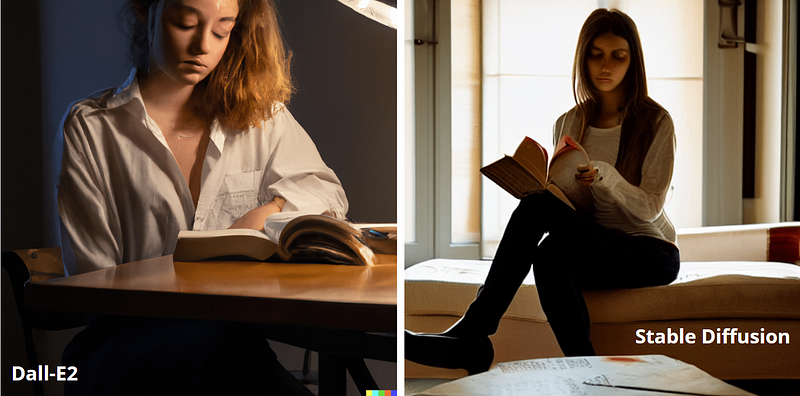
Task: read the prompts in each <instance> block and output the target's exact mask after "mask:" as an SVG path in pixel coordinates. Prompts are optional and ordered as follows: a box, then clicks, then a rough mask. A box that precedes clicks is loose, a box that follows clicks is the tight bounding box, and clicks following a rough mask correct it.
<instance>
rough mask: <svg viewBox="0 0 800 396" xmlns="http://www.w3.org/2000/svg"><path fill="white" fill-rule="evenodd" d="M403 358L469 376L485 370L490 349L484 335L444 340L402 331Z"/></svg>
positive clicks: (490, 362) (491, 349)
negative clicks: (462, 371)
mask: <svg viewBox="0 0 800 396" xmlns="http://www.w3.org/2000/svg"><path fill="white" fill-rule="evenodd" d="M405 343H406V346H405V349H406V356H405V357H406V359H408V360H410V361H412V362H415V363H419V364H424V365H426V366H435V367H443V368H450V369H466V370H467V372H468V373H469V375H473V374H478V373H482V372H484V371H487V370H489V367H491V365H492V360H493V359H494V347H493V346H492V341H491V340H489V337H488V336H475V337H448V336H446V335H442V334H419V333H414V332H412V331H408V330H406V335H405Z"/></svg>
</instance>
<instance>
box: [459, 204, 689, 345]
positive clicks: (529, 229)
mask: <svg viewBox="0 0 800 396" xmlns="http://www.w3.org/2000/svg"><path fill="white" fill-rule="evenodd" d="M545 233H549V234H548V235H547V236H546V237H545V238H544V239H542V237H543V236H544V235H545ZM531 264H533V274H534V277H535V279H536V289H537V291H538V293H539V301H540V302H541V304H542V309H543V310H544V312H545V314H546V315H547V320H548V322H549V323H550V326H551V327H552V329H553V332H554V333H555V335H556V339H557V340H558V344H559V346H560V347H561V350H562V351H563V352H564V355H566V356H591V355H594V349H593V347H592V343H591V341H590V339H589V326H590V320H589V314H588V311H587V309H586V304H585V302H584V299H583V293H582V291H583V290H590V289H617V288H637V287H645V286H658V285H665V284H669V283H670V282H672V281H673V280H675V278H676V277H677V274H678V268H679V266H680V255H679V252H678V248H677V247H676V246H675V245H673V244H671V243H668V242H665V241H663V240H660V239H657V238H652V237H644V236H631V235H628V234H626V233H624V232H620V231H616V230H612V229H609V228H607V227H604V226H601V225H600V224H598V223H597V222H595V221H594V220H593V219H591V218H588V217H586V216H583V215H581V214H579V213H578V212H576V211H574V210H572V209H571V208H569V207H567V206H566V205H565V204H564V203H562V202H561V201H559V200H558V199H557V198H555V197H554V196H553V195H551V194H550V193H547V192H544V193H537V194H532V195H529V196H527V197H525V198H523V199H522V200H521V201H520V204H519V206H518V207H517V209H516V210H515V211H514V213H513V214H512V215H511V219H510V220H509V222H508V225H507V226H506V230H505V233H504V234H503V238H502V239H501V241H500V245H499V246H498V248H497V253H496V255H495V257H494V260H493V262H492V266H491V268H490V270H489V274H488V276H487V277H486V282H485V283H484V285H483V286H482V287H481V291H480V292H479V295H478V298H477V299H476V300H475V301H474V302H473V303H472V304H471V305H470V308H469V310H468V312H467V314H466V315H465V318H464V320H463V321H470V322H472V323H470V324H465V325H466V326H470V327H473V328H478V332H480V333H483V334H493V333H494V332H495V331H496V330H497V325H498V324H499V321H500V318H501V317H502V315H503V313H504V312H505V310H506V309H507V308H508V305H509V304H510V303H511V300H512V299H513V298H514V295H515V294H516V292H517V289H519V287H520V285H521V284H522V281H523V280H524V278H525V276H526V275H527V274H528V271H529V269H530V268H531ZM470 316H471V317H474V320H471V319H469V317H470Z"/></svg>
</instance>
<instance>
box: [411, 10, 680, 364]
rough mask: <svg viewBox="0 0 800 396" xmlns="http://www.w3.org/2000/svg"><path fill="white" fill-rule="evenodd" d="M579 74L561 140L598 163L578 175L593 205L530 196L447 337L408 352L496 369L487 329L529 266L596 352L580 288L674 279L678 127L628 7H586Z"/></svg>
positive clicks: (572, 337) (559, 317)
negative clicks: (661, 100) (653, 94)
mask: <svg viewBox="0 0 800 396" xmlns="http://www.w3.org/2000/svg"><path fill="white" fill-rule="evenodd" d="M572 80H573V93H574V96H575V101H576V106H575V107H573V108H572V109H571V110H570V111H568V112H566V113H565V114H563V115H562V116H561V117H559V118H558V120H557V121H556V123H555V126H554V130H553V140H554V142H558V141H559V140H561V138H562V137H563V136H569V137H571V138H573V139H574V140H575V141H577V142H579V143H580V144H581V145H582V146H583V147H584V148H585V150H586V152H587V153H588V155H589V158H590V160H591V161H590V163H588V164H580V165H577V166H576V167H575V168H573V169H571V170H570V172H571V173H572V174H574V177H575V179H576V180H577V183H579V184H582V185H584V186H587V187H588V188H589V190H590V191H591V197H592V199H591V202H592V204H591V205H590V207H589V208H586V209H583V211H576V210H573V209H572V208H570V207H568V206H567V205H566V204H564V203H563V202H562V201H560V200H559V199H557V198H555V196H553V195H552V194H550V193H549V192H548V191H544V192H542V193H534V194H531V195H528V196H527V197H525V198H523V199H522V200H521V201H520V203H519V206H518V207H517V209H516V210H515V211H514V213H513V214H512V215H511V218H510V220H509V222H508V225H507V226H506V230H505V232H504V233H503V237H502V239H501V241H500V245H499V246H498V248H497V253H496V255H495V257H494V260H493V261H492V265H491V268H490V270H489V274H488V275H487V277H486V281H485V283H484V285H483V286H482V287H481V289H480V291H479V293H478V296H477V298H476V299H475V300H474V301H473V302H472V303H471V304H470V306H469V308H468V309H467V312H466V313H465V314H464V316H463V317H462V318H461V319H460V320H459V321H458V322H457V323H456V324H455V325H454V326H452V327H451V328H450V329H448V330H447V331H445V332H444V333H441V334H417V333H413V332H406V335H405V341H406V346H405V348H406V349H405V350H406V359H409V360H412V361H415V362H417V363H421V364H427V365H432V366H439V367H447V368H463V369H467V371H468V372H470V373H477V372H481V371H485V370H488V369H489V367H490V365H491V363H492V359H493V356H494V350H493V347H492V343H491V341H490V340H489V337H488V336H489V335H491V334H494V333H495V331H496V330H497V327H498V325H499V322H500V319H501V317H502V315H503V314H504V313H505V311H506V309H507V308H508V306H509V304H510V303H511V300H512V299H513V298H514V295H515V294H516V292H517V289H519V287H520V285H521V284H522V281H523V279H524V278H525V276H526V275H527V274H528V272H529V271H530V270H531V268H532V269H533V275H534V278H535V281H536V289H537V292H538V294H539V302H540V303H541V305H542V309H543V311H544V313H545V314H546V315H547V320H548V322H549V324H550V326H551V328H552V330H553V333H554V334H555V336H556V340H557V341H558V345H559V346H560V347H561V351H562V352H563V353H564V355H565V356H591V355H594V354H595V350H594V347H593V345H592V342H591V340H590V337H589V334H590V332H589V330H590V323H591V321H590V318H589V313H588V311H587V309H586V305H585V303H584V300H583V294H582V292H583V291H584V290H589V289H612V288H636V287H644V286H656V285H664V284H668V283H670V282H672V281H673V280H675V278H676V276H677V274H678V268H679V266H680V254H679V251H678V247H677V245H676V244H675V242H676V235H675V229H674V227H673V225H672V223H671V222H670V221H669V219H668V218H667V215H666V213H665V212H664V202H665V200H666V196H667V192H668V191H669V188H670V183H671V180H672V169H673V161H674V156H675V132H674V127H673V123H672V119H671V118H670V116H669V113H667V111H666V110H664V109H663V108H662V107H661V106H660V105H658V104H657V103H656V102H655V101H653V100H652V99H651V98H650V97H649V96H648V95H647V82H646V77H645V69H644V58H643V55H642V45H641V42H640V40H639V33H638V31H637V28H636V25H635V24H634V22H633V20H632V19H631V18H630V17H628V15H626V14H624V13H623V12H621V11H618V10H614V9H611V10H607V9H598V10H595V11H594V12H592V14H591V15H589V17H588V18H587V19H586V21H585V22H584V24H583V27H582V29H581V32H580V35H579V38H578V45H577V48H576V51H575V61H574V65H573V73H572ZM571 176H572V175H568V177H571ZM520 342H537V340H520Z"/></svg>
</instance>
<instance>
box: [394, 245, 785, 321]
mask: <svg viewBox="0 0 800 396" xmlns="http://www.w3.org/2000/svg"><path fill="white" fill-rule="evenodd" d="M490 264H491V263H490V262H488V261H480V260H447V259H435V260H429V261H425V262H422V263H420V264H417V265H414V266H412V267H409V268H408V269H407V270H406V271H405V279H406V282H405V287H406V291H405V296H406V297H405V300H406V305H405V309H406V316H414V315H421V316H429V315H445V316H461V315H462V314H463V313H464V311H465V310H466V308H467V306H468V305H469V303H470V302H471V301H472V300H473V299H474V298H475V295H476V293H477V290H478V287H479V286H480V285H481V284H482V283H483V281H484V279H485V278H486V274H487V272H488V270H489V266H490ZM584 295H585V296H586V304H587V307H588V308H589V311H590V314H591V315H592V322H595V323H613V322H637V321H654V320H683V319H714V318H774V319H800V267H798V266H796V265H793V264H786V263H775V262H749V261H725V262H687V263H681V271H680V273H679V274H678V279H677V280H676V281H675V282H673V283H672V284H670V285H668V286H657V287H646V288H641V289H624V290H595V291H587V292H585V293H584ZM505 317H506V318H513V319H519V320H526V321H533V322H546V321H547V318H546V316H545V314H544V312H542V309H541V306H540V305H539V303H538V297H537V294H536V285H535V282H534V279H533V276H532V274H530V273H529V274H528V277H527V278H526V279H525V281H524V283H523V286H522V287H521V288H520V290H519V291H518V292H517V296H516V297H515V299H514V301H513V302H512V304H511V306H510V307H509V309H508V311H507V312H506V315H505Z"/></svg>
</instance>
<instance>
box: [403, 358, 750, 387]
mask: <svg viewBox="0 0 800 396" xmlns="http://www.w3.org/2000/svg"><path fill="white" fill-rule="evenodd" d="M654 391H655V392H654ZM670 391H671V392H685V393H684V394H687V393H688V394H699V395H718V396H734V395H750V396H754V395H752V394H751V393H748V392H745V391H743V390H741V389H739V388H737V387H734V386H732V385H728V384H726V383H725V382H723V381H722V380H719V379H717V378H714V377H712V376H711V375H709V374H707V373H706V372H704V371H702V370H700V369H698V368H697V367H695V366H692V365H689V364H686V363H683V362H681V361H679V360H676V359H672V358H669V357H667V356H663V355H645V356H618V357H603V356H592V357H575V358H552V359H532V360H522V361H517V362H507V363H498V364H497V365H496V366H495V367H494V368H493V369H491V370H489V371H487V372H485V373H482V374H477V375H473V376H469V377H465V378H462V379H458V380H455V381H452V382H448V383H446V384H442V385H438V386H435V387H433V388H430V389H428V390H426V391H423V392H420V393H417V395H419V396H423V395H425V396H433V395H465V396H469V395H509V396H510V395H531V394H536V395H544V396H550V395H552V396H556V395H558V396H571V395H574V396H577V395H635V394H654V395H655V394H665V395H666V394H669V393H663V392H670Z"/></svg>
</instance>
